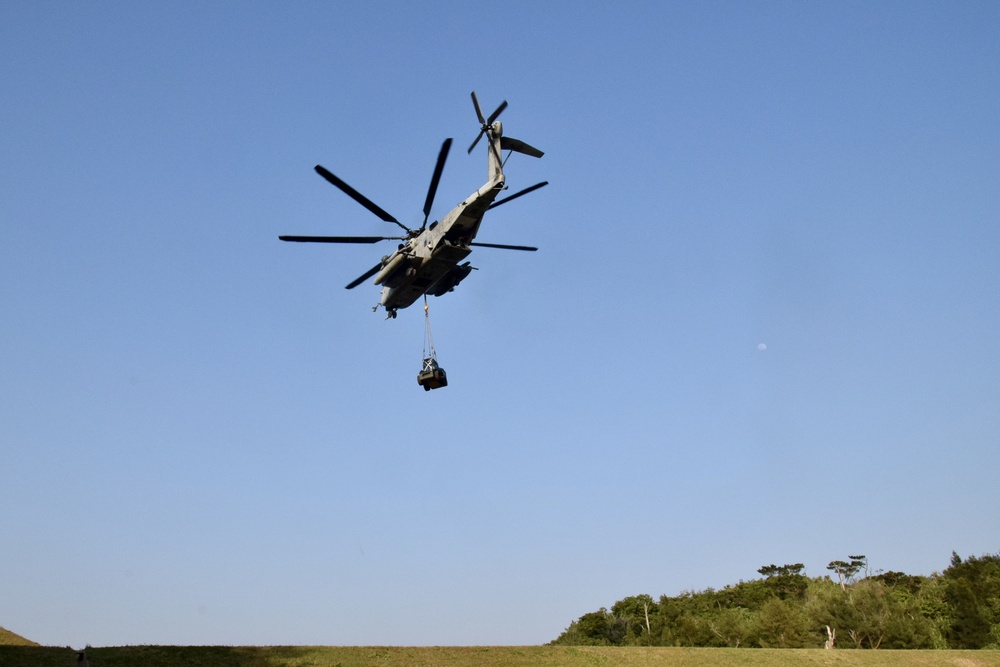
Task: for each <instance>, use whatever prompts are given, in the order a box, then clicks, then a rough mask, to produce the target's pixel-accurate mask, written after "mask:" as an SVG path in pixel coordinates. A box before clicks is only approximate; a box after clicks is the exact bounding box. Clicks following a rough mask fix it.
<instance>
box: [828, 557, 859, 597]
mask: <svg viewBox="0 0 1000 667" xmlns="http://www.w3.org/2000/svg"><path fill="white" fill-rule="evenodd" d="M848 558H850V560H849V561H843V560H832V561H830V564H829V565H827V566H826V569H828V570H833V571H834V572H836V573H837V580H838V581H839V582H840V588H841V589H842V590H845V591H846V590H847V586H848V584H851V583H853V582H854V576H855V575H856V574H857V573H858V572H859V571H860V570H862V569H864V570H866V571H867V570H868V559H867V558H865V556H848Z"/></svg>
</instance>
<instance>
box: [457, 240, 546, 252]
mask: <svg viewBox="0 0 1000 667" xmlns="http://www.w3.org/2000/svg"><path fill="white" fill-rule="evenodd" d="M469 245H474V246H479V247H480V248H500V249H501V250H527V251H528V252H535V251H536V250H538V248H532V247H531V246H529V245H503V244H500V243H476V242H472V243H470V244H469Z"/></svg>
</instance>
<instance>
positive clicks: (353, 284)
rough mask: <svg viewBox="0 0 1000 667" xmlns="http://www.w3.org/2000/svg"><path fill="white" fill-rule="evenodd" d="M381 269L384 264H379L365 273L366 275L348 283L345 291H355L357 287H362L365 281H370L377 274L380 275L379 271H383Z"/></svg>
mask: <svg viewBox="0 0 1000 667" xmlns="http://www.w3.org/2000/svg"><path fill="white" fill-rule="evenodd" d="M381 268H382V262H379V263H378V264H376V265H375V266H373V267H372V268H370V269H368V270H367V271H365V273H364V275H362V276H358V277H357V278H355V279H354V280H352V281H351V282H350V283H348V284H347V286H346V287H345V289H354V288H355V287H357V286H358V285H360V284H361V283H363V282H364V281H366V280H368V279H369V278H371V277H372V276H374V275H375V274H376V273H378V272H379V269H381Z"/></svg>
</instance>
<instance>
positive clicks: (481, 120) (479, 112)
mask: <svg viewBox="0 0 1000 667" xmlns="http://www.w3.org/2000/svg"><path fill="white" fill-rule="evenodd" d="M472 105H473V106H474V107H476V118H478V119H479V124H480V125H485V124H486V118H485V117H484V116H483V110H482V109H480V108H479V99H478V98H476V91H474V90H473V91H472Z"/></svg>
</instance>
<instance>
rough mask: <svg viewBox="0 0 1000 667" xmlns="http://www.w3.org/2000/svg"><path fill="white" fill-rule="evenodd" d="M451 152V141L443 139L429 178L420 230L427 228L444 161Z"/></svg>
mask: <svg viewBox="0 0 1000 667" xmlns="http://www.w3.org/2000/svg"><path fill="white" fill-rule="evenodd" d="M449 150H451V139H450V138H449V139H445V140H444V143H443V144H441V152H440V153H438V160H437V164H436V165H434V175H433V176H431V185H430V187H429V188H427V200H426V201H424V224H423V225H421V227H420V229H423V228H424V227H426V226H427V218H429V217H430V215H431V206H433V204H434V195H435V194H437V189H438V183H440V182H441V172H443V171H444V163H445V160H447V159H448V151H449Z"/></svg>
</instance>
